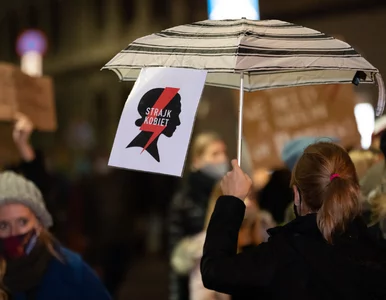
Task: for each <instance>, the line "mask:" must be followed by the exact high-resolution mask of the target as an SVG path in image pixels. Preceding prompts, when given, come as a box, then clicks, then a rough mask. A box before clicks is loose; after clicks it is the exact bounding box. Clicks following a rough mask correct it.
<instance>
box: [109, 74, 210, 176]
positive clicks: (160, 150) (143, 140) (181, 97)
mask: <svg viewBox="0 0 386 300" xmlns="http://www.w3.org/2000/svg"><path fill="white" fill-rule="evenodd" d="M206 74H207V72H206V71H203V70H193V69H182V68H144V69H142V71H141V73H140V75H139V77H138V79H137V81H136V82H135V84H134V87H133V89H132V91H131V93H130V95H129V97H128V98H127V101H126V104H125V107H124V109H123V112H122V116H121V120H120V122H119V125H118V130H117V133H116V136H115V140H114V145H113V149H112V151H111V155H110V160H109V166H113V167H118V168H125V169H131V170H137V171H145V172H151V173H161V174H167V175H173V176H182V173H183V169H184V164H185V158H186V154H187V150H188V146H189V141H190V136H191V133H192V129H193V124H194V120H195V116H196V111H197V107H198V103H199V101H200V98H201V94H202V91H203V88H204V84H205V80H206Z"/></svg>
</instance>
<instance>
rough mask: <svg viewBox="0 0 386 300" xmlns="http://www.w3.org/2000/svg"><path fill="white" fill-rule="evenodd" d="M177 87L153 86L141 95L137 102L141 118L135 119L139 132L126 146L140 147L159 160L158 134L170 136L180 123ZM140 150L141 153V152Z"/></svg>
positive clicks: (179, 101) (179, 98)
mask: <svg viewBox="0 0 386 300" xmlns="http://www.w3.org/2000/svg"><path fill="white" fill-rule="evenodd" d="M178 91H179V89H178V88H171V87H166V88H155V89H152V90H150V91H148V92H146V93H145V95H143V97H142V98H141V100H140V101H139V104H138V113H139V114H140V116H141V118H140V119H138V120H136V121H135V125H136V126H138V127H139V129H140V130H141V132H140V133H139V134H138V135H137V136H136V137H135V138H134V139H133V140H132V141H131V143H130V144H129V145H128V146H127V147H126V148H131V147H141V148H142V152H143V151H145V150H146V151H147V152H148V153H149V154H150V155H151V156H152V157H153V158H154V159H155V160H156V161H158V162H160V156H159V152H158V145H157V143H158V138H159V136H160V134H161V133H162V134H163V135H165V136H167V137H172V136H173V134H174V132H175V131H176V128H177V126H179V125H180V124H181V121H180V113H181V96H180V94H179V93H178ZM142 152H141V153H142Z"/></svg>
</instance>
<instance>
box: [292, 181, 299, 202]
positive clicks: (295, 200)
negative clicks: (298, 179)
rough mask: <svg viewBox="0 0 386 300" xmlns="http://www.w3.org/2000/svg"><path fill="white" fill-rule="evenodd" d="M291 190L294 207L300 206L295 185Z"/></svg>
mask: <svg viewBox="0 0 386 300" xmlns="http://www.w3.org/2000/svg"><path fill="white" fill-rule="evenodd" d="M292 190H293V192H294V203H295V205H296V206H299V205H300V195H299V189H298V188H297V186H296V185H294V186H293V187H292Z"/></svg>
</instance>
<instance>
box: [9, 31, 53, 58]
mask: <svg viewBox="0 0 386 300" xmlns="http://www.w3.org/2000/svg"><path fill="white" fill-rule="evenodd" d="M16 51H17V53H18V54H19V55H20V56H23V55H24V54H26V53H28V52H31V51H33V52H37V53H39V54H41V55H44V54H45V52H46V51H47V38H46V36H45V35H44V33H43V32H42V31H40V30H35V29H29V30H26V31H24V32H23V33H22V34H20V36H19V37H18V39H17V43H16Z"/></svg>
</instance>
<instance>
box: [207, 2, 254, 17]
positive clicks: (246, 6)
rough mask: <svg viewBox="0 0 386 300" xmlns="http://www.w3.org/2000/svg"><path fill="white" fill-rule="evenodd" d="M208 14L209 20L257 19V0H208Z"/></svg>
mask: <svg viewBox="0 0 386 300" xmlns="http://www.w3.org/2000/svg"><path fill="white" fill-rule="evenodd" d="M208 14H209V19H210V20H224V19H241V18H246V19H249V20H259V19H260V10H259V0H208Z"/></svg>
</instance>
